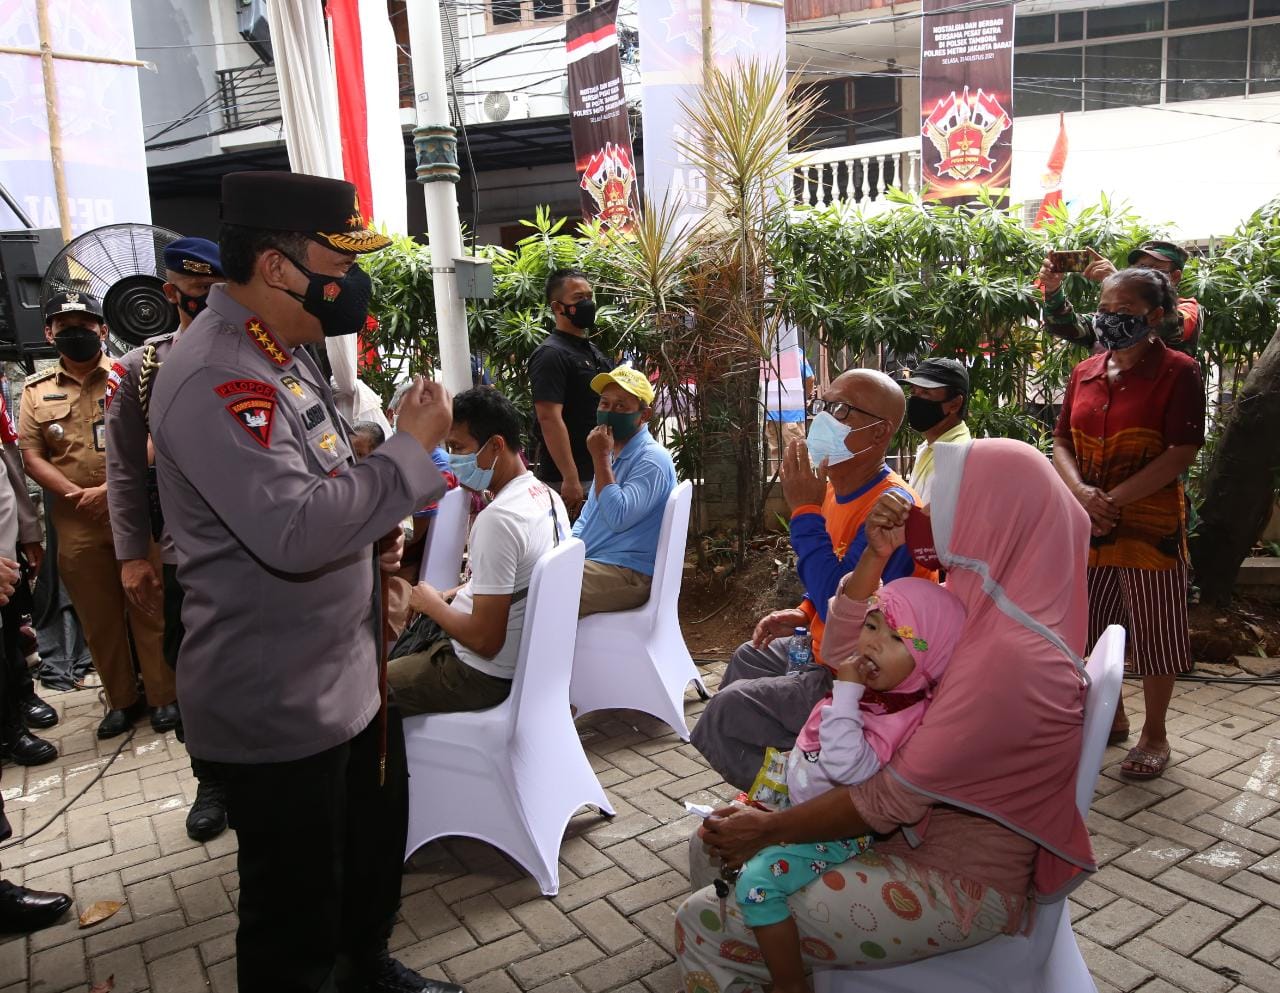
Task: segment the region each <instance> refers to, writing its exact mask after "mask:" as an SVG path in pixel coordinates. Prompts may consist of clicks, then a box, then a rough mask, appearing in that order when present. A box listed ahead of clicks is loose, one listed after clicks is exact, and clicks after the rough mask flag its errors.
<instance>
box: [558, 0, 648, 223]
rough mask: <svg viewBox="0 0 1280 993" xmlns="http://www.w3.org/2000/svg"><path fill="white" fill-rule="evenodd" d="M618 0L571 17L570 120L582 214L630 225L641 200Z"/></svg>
mask: <svg viewBox="0 0 1280 993" xmlns="http://www.w3.org/2000/svg"><path fill="white" fill-rule="evenodd" d="M617 20H618V0H606V2H604V3H600V4H597V5H596V6H595V7H592V8H591V9H590V10H588V11H586V12H584V13H582V14H579V15H578V16H576V17H573V18H570V20H569V23H568V25H567V26H566V28H565V47H566V48H567V49H568V56H569V120H570V129H571V130H572V133H573V158H574V161H575V162H576V164H577V169H578V185H579V186H580V187H581V188H582V219H583V220H584V221H591V220H597V219H598V220H599V221H600V222H601V223H602V224H604V225H605V226H606V227H609V228H612V229H614V230H616V231H629V230H631V225H632V223H633V222H634V220H635V214H636V210H637V208H638V206H639V190H638V189H637V187H636V167H635V156H634V154H633V153H632V150H631V130H630V126H629V124H630V122H629V121H628V118H627V96H626V94H625V93H624V92H623V89H622V60H621V59H620V58H619V57H618V25H617Z"/></svg>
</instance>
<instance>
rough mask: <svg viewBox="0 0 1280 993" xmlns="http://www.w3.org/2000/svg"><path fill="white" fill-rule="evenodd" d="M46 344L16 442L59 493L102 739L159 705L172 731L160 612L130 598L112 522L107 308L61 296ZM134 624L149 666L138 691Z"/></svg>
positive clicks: (70, 585) (63, 567) (60, 523)
mask: <svg viewBox="0 0 1280 993" xmlns="http://www.w3.org/2000/svg"><path fill="white" fill-rule="evenodd" d="M44 333H45V338H46V339H48V341H49V343H50V344H51V345H53V346H54V347H55V348H56V349H57V350H58V352H59V359H58V364H57V365H56V366H54V367H53V368H51V369H47V370H45V371H44V372H41V373H37V374H36V375H34V376H31V377H29V378H28V379H27V382H26V385H25V387H24V388H23V392H22V410H21V413H20V416H19V426H18V445H19V447H20V448H21V449H22V454H23V458H24V461H25V462H26V468H27V475H29V476H30V477H31V478H32V479H34V480H35V481H36V482H37V483H39V484H40V485H41V486H43V487H44V488H45V489H46V490H48V491H49V492H50V493H51V494H52V495H53V500H52V503H51V508H52V509H51V517H52V523H53V526H54V529H55V530H56V531H57V534H58V573H59V576H60V577H61V579H62V582H63V583H64V584H65V585H66V587H67V593H68V594H69V595H70V596H71V602H72V604H73V605H74V606H75V608H76V613H77V614H78V615H79V617H80V623H81V624H82V625H83V627H84V633H85V640H86V641H87V642H88V643H89V651H90V653H91V654H92V655H93V660H94V665H95V666H96V667H97V669H98V674H99V675H100V676H101V677H102V684H103V687H104V688H105V690H106V694H107V704H108V708H109V710H108V713H107V715H106V717H105V718H103V720H102V723H101V724H99V725H98V737H99V738H111V737H114V736H116V735H118V734H122V733H124V732H125V731H127V730H129V728H130V727H132V726H133V722H134V721H136V720H137V719H138V718H139V717H141V716H142V714H143V712H144V711H145V708H146V705H147V704H148V703H150V704H151V706H152V707H154V708H155V709H154V710H153V712H152V715H151V724H152V726H153V727H154V728H155V729H156V730H157V731H167V730H169V729H171V728H172V727H173V726H174V725H175V724H176V723H177V719H178V712H177V706H176V699H177V694H176V692H175V690H174V681H173V671H172V670H171V669H170V668H169V666H168V665H166V664H165V661H164V652H163V646H162V643H163V634H164V631H163V624H162V620H161V617H160V615H158V614H150V613H148V612H147V611H145V610H140V609H138V608H137V607H135V606H133V605H132V604H131V603H129V602H128V600H127V599H126V597H125V594H124V587H123V586H122V585H121V583H120V573H119V570H118V566H117V564H116V556H115V549H114V546H113V544H112V539H111V526H110V524H109V523H108V518H107V460H106V450H107V440H106V439H107V435H106V422H105V413H104V412H105V407H106V389H107V374H108V372H109V371H110V369H111V360H110V359H109V358H108V357H107V355H106V353H105V352H103V350H102V343H103V341H104V340H105V339H106V336H107V328H106V324H105V323H103V319H102V305H101V304H100V303H99V302H98V299H97V298H96V297H93V296H90V295H88V294H86V293H59V294H57V295H56V296H54V297H53V298H52V299H51V300H49V301H48V303H47V304H46V305H45V327H44ZM126 618H127V621H128V624H129V629H130V630H131V631H132V633H133V643H134V646H135V648H136V649H137V653H138V662H139V665H140V667H141V669H142V679H143V683H144V684H145V686H146V698H145V699H143V698H142V697H141V696H140V695H139V693H138V683H137V679H136V677H135V676H134V669H133V658H132V655H131V654H130V651H129V637H128V634H127V632H126V630H125V623H126Z"/></svg>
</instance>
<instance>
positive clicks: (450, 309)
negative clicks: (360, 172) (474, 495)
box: [406, 0, 471, 393]
mask: <svg viewBox="0 0 1280 993" xmlns="http://www.w3.org/2000/svg"><path fill="white" fill-rule="evenodd" d="M406 6H407V9H408V14H409V51H410V54H411V56H412V58H413V89H414V105H415V107H416V108H417V112H418V126H417V127H416V128H415V129H414V132H413V145H414V150H415V152H416V153H417V163H418V169H417V172H418V182H419V183H422V184H423V193H424V196H425V197H426V204H427V237H428V244H429V245H430V248H431V269H432V274H431V281H432V285H433V287H434V289H435V304H436V327H437V332H438V334H439V340H440V371H441V373H442V375H443V378H444V385H445V388H446V389H448V390H449V391H450V392H451V393H458V392H461V391H462V390H465V389H470V387H471V347H470V344H469V343H468V341H467V311H466V305H465V303H464V301H463V300H462V298H461V297H459V296H458V281H457V274H456V273H455V272H454V271H453V260H454V259H457V258H461V257H462V224H461V222H460V221H459V219H458V198H457V194H456V193H455V191H454V184H456V183H457V182H458V179H459V178H460V173H459V171H458V139H457V132H456V130H455V129H454V127H453V126H452V125H451V124H450V122H449V95H448V90H447V89H446V88H445V80H444V38H443V37H442V35H441V31H440V0H409V2H408V4H407V5H406ZM468 16H470V15H469V14H468Z"/></svg>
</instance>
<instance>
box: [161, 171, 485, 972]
mask: <svg viewBox="0 0 1280 993" xmlns="http://www.w3.org/2000/svg"><path fill="white" fill-rule="evenodd" d="M222 220H223V227H222V232H221V236H220V249H221V256H222V268H223V272H224V273H225V274H226V277H227V283H226V284H224V285H218V286H215V287H214V288H213V289H212V290H211V291H210V293H209V300H208V307H207V308H206V309H205V310H204V311H203V312H202V313H201V314H200V315H199V316H198V317H197V318H196V319H195V321H194V322H192V325H191V327H190V328H189V329H188V331H187V332H186V333H185V334H184V335H183V336H182V337H181V338H180V339H179V340H178V342H177V343H176V344H175V345H174V346H173V348H172V349H171V350H170V352H169V355H168V358H166V360H165V364H164V372H163V375H162V376H160V377H158V379H157V381H156V384H155V388H154V389H155V392H154V395H153V396H152V399H151V432H152V440H153V442H154V445H155V450H156V466H157V470H158V473H159V481H160V497H161V503H162V506H163V510H164V518H165V522H166V524H167V526H168V527H169V529H170V531H171V532H172V534H173V539H174V544H175V546H176V548H177V552H178V580H179V582H180V583H181V584H182V586H183V590H184V592H185V601H184V603H183V612H182V619H183V623H184V626H185V628H186V636H185V637H184V639H183V642H182V650H181V656H180V659H179V663H178V695H179V701H180V703H181V705H182V716H183V723H184V725H185V727H186V736H187V748H188V750H189V751H190V752H191V754H192V756H193V757H194V758H195V760H196V762H197V766H198V767H199V768H200V770H201V774H202V775H204V773H205V772H206V771H207V772H211V773H212V774H213V776H214V778H216V779H217V780H218V781H219V782H221V783H222V784H223V785H224V787H225V789H226V795H227V814H228V819H229V821H230V824H231V827H233V828H234V829H235V830H236V832H237V834H238V836H239V856H238V869H239V876H240V900H239V908H238V909H239V916H240V926H239V930H238V932H237V934H236V953H237V978H238V982H239V989H240V991H241V993H267V991H270V993H294V991H297V993H302V991H307V993H313V991H318V990H326V991H327V990H339V991H352V993H365V991H369V993H392V991H421V990H429V991H433V993H460V989H459V987H456V986H451V985H450V984H447V983H438V982H434V981H429V980H426V979H424V978H423V977H421V976H419V975H417V974H416V973H414V972H412V971H410V970H409V969H407V968H405V967H404V966H403V965H401V964H400V963H398V962H396V961H395V960H394V959H392V958H391V957H390V955H389V954H388V952H387V938H388V937H389V935H390V932H391V927H392V923H393V921H394V918H395V914H396V911H397V909H398V906H399V900H400V874H401V868H402V864H403V858H404V849H405V835H406V832H407V817H408V775H407V770H406V765H405V756H404V735H403V730H402V728H401V725H400V721H399V718H398V715H397V713H396V711H395V707H394V706H391V707H389V708H388V709H387V710H386V712H385V714H386V717H385V722H384V719H383V718H382V716H381V715H380V707H379V665H378V663H379V644H378V642H379V635H380V632H381V617H380V612H379V611H378V610H377V608H376V600H377V589H378V567H379V565H381V567H382V569H383V570H384V571H386V570H390V569H394V568H395V567H396V565H398V560H399V555H398V551H399V548H400V547H401V546H400V544H399V538H400V536H399V529H398V527H397V525H398V523H399V522H400V521H401V520H402V519H404V518H405V517H407V516H408V515H410V514H411V513H412V512H413V510H414V509H415V508H416V507H419V506H421V505H422V504H423V503H426V502H429V501H432V500H436V499H438V498H439V497H440V496H441V495H442V494H443V493H444V489H445V483H444V480H443V478H442V477H441V475H440V473H439V471H438V470H437V469H436V468H435V466H434V465H433V464H432V462H431V456H430V452H431V450H432V449H433V448H434V447H435V446H436V445H438V444H439V443H440V442H441V440H442V439H443V438H444V436H445V434H446V432H447V430H448V428H449V425H450V422H451V413H450V408H451V401H450V399H449V396H448V394H447V393H446V392H445V391H444V389H443V388H442V387H439V386H436V385H435V384H432V383H427V382H423V381H418V382H416V383H415V384H414V386H413V388H412V389H411V390H410V391H409V393H408V395H407V396H406V398H405V403H404V405H403V406H402V408H401V414H400V421H399V430H398V431H397V433H396V434H395V436H393V437H392V438H390V439H389V440H388V441H387V442H386V444H384V445H383V446H382V447H381V448H379V449H378V450H377V451H376V452H374V453H373V454H372V455H370V456H369V457H368V458H367V459H365V460H363V461H362V462H359V463H357V462H355V460H354V459H353V458H352V457H351V449H350V447H349V445H348V441H347V429H346V426H345V424H344V423H343V422H342V420H341V418H340V416H339V415H338V413H337V410H336V408H335V407H334V403H333V395H332V392H331V391H330V389H329V386H328V384H327V383H326V382H325V379H324V377H323V376H322V375H321V373H320V371H319V369H318V368H317V365H316V363H315V362H314V361H313V360H312V358H311V357H310V356H309V355H308V354H307V353H306V351H305V350H304V349H302V348H300V347H299V346H301V345H303V344H306V343H317V344H318V343H320V342H322V341H323V340H324V338H325V337H326V336H328V335H345V334H351V333H353V332H355V331H358V330H359V329H360V328H361V327H362V326H363V325H364V321H365V317H366V311H367V306H368V300H369V292H370V280H369V277H368V276H367V275H366V274H365V273H364V272H363V271H362V270H361V269H360V268H359V266H357V265H356V264H355V263H356V258H357V256H358V255H359V254H361V253H363V252H368V251H373V250H376V249H378V248H381V247H383V246H384V245H385V244H387V242H388V239H387V238H385V237H384V236H382V235H380V234H377V233H376V232H374V231H371V230H368V229H367V228H366V227H365V223H364V221H363V220H362V218H361V215H360V210H359V207H358V205H357V203H356V197H355V188H354V187H353V186H352V185H351V184H349V183H344V182H341V181H339V180H331V179H321V178H319V177H315V176H304V175H293V174H289V173H276V172H257V173H232V174H230V175H228V176H226V177H224V178H223V185H222ZM393 533H394V539H393V538H391V537H389V536H390V535H392V534H393ZM379 551H381V552H382V555H381V559H380V560H379V554H378V553H379ZM384 732H385V745H384V743H383V742H384ZM380 766H381V767H382V768H383V769H385V773H383V771H382V769H380Z"/></svg>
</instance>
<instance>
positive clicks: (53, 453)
mask: <svg viewBox="0 0 1280 993" xmlns="http://www.w3.org/2000/svg"><path fill="white" fill-rule="evenodd" d="M110 370H111V359H110V358H109V357H108V356H107V354H106V353H105V352H104V353H103V354H102V356H101V357H100V358H99V361H98V366H97V368H95V369H93V370H91V371H90V373H89V374H88V375H87V376H85V378H84V382H80V381H78V380H77V379H76V378H75V377H74V376H72V375H71V374H70V373H68V372H67V370H66V368H65V367H64V366H63V364H62V360H61V359H59V360H58V364H57V365H56V366H54V367H53V368H51V369H46V370H45V371H44V372H38V373H36V374H35V375H34V376H28V377H27V382H26V385H25V386H23V389H22V409H21V411H20V412H19V415H18V447H19V448H21V449H22V450H23V451H24V452H25V451H35V452H38V453H40V454H41V455H43V456H44V457H45V459H47V460H48V461H49V462H50V463H52V465H53V466H54V467H55V468H56V469H57V470H58V471H59V472H61V473H62V474H63V475H64V476H66V477H67V479H68V480H70V481H71V482H72V483H74V484H75V485H76V486H79V487H82V488H85V489H87V488H88V487H90V486H101V485H102V484H103V483H105V482H106V481H107V428H106V421H105V413H104V412H105V409H106V399H105V394H106V389H107V373H108V372H110ZM58 496H59V499H61V496H62V495H61V494H58Z"/></svg>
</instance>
